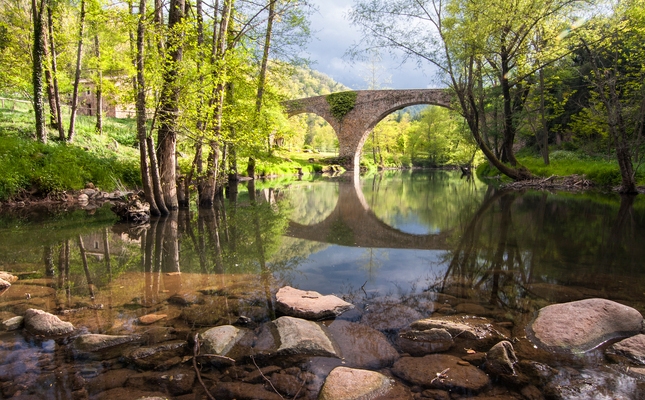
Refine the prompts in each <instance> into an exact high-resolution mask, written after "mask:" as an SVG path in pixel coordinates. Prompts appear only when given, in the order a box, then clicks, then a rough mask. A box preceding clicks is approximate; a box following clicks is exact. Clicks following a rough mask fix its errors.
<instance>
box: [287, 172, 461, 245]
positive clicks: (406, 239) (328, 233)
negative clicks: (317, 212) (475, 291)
mask: <svg viewBox="0 0 645 400" xmlns="http://www.w3.org/2000/svg"><path fill="white" fill-rule="evenodd" d="M350 177H351V178H350ZM449 234H450V232H449V231H448V232H439V233H438V234H427V235H418V234H411V233H407V232H403V231H401V230H399V229H396V228H394V227H392V226H389V225H387V224H386V223H384V222H383V221H381V220H380V219H379V218H378V217H377V216H376V214H374V212H373V211H372V210H371V209H370V207H369V205H368V202H367V201H366V200H365V196H364V194H363V191H362V189H361V183H360V178H359V176H358V174H351V175H350V176H348V177H347V179H346V178H345V177H343V178H341V179H339V181H338V201H337V203H336V207H335V208H334V210H333V211H332V212H331V213H330V214H329V215H328V216H327V218H325V219H324V220H323V221H320V222H318V223H316V224H314V225H303V224H299V223H297V222H294V221H289V227H288V229H287V232H286V233H285V235H286V236H289V237H293V238H298V239H306V240H312V241H316V242H323V243H330V244H338V245H342V246H350V247H367V248H391V249H417V250H449V248H450V247H449V245H448V243H447V239H448V236H449Z"/></svg>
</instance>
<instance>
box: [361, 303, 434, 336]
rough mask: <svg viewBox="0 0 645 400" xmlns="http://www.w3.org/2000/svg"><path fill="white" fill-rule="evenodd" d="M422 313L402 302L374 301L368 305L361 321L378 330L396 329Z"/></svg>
mask: <svg viewBox="0 0 645 400" xmlns="http://www.w3.org/2000/svg"><path fill="white" fill-rule="evenodd" d="M422 317H423V315H421V313H419V312H418V311H417V310H414V309H412V308H410V307H408V306H406V305H404V304H385V303H376V304H372V305H370V306H369V307H368V309H367V312H366V313H365V314H364V315H363V318H362V319H361V323H363V324H365V325H368V326H370V327H372V328H374V329H376V330H379V331H398V330H400V329H403V328H406V327H408V326H409V325H410V323H411V322H413V321H415V320H417V319H419V318H422Z"/></svg>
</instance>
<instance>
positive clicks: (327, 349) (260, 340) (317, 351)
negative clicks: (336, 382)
mask: <svg viewBox="0 0 645 400" xmlns="http://www.w3.org/2000/svg"><path fill="white" fill-rule="evenodd" d="M253 352H254V354H256V355H258V356H260V357H274V356H278V357H280V358H281V359H283V360H284V358H285V357H287V356H288V357H289V358H297V359H300V358H308V357H332V358H340V355H339V354H338V353H339V350H338V345H337V344H335V343H334V342H333V340H332V339H331V338H330V336H329V335H328V333H327V332H326V328H325V327H324V326H323V325H321V324H319V323H316V322H313V321H308V320H305V319H300V318H293V317H280V318H278V319H276V320H275V321H272V322H269V323H267V324H265V325H263V326H262V327H261V328H260V331H259V333H258V337H257V340H256V341H255V343H254V346H253Z"/></svg>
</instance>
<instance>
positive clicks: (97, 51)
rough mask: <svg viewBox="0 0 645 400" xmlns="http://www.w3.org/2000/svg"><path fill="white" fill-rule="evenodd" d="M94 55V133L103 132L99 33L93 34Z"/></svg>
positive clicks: (100, 133)
mask: <svg viewBox="0 0 645 400" xmlns="http://www.w3.org/2000/svg"><path fill="white" fill-rule="evenodd" d="M94 56H95V57H96V63H97V67H96V73H97V79H96V133H98V134H99V135H102V134H103V70H102V69H101V44H100V42H99V34H98V33H95V34H94Z"/></svg>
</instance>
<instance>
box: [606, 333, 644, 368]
mask: <svg viewBox="0 0 645 400" xmlns="http://www.w3.org/2000/svg"><path fill="white" fill-rule="evenodd" d="M607 352H608V353H610V354H618V355H621V356H624V357H626V358H628V359H629V360H630V361H632V362H635V363H637V364H640V365H645V335H644V334H640V335H636V336H632V337H630V338H627V339H624V340H621V341H620V342H618V343H614V344H613V345H611V347H610V348H609V349H607Z"/></svg>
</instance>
